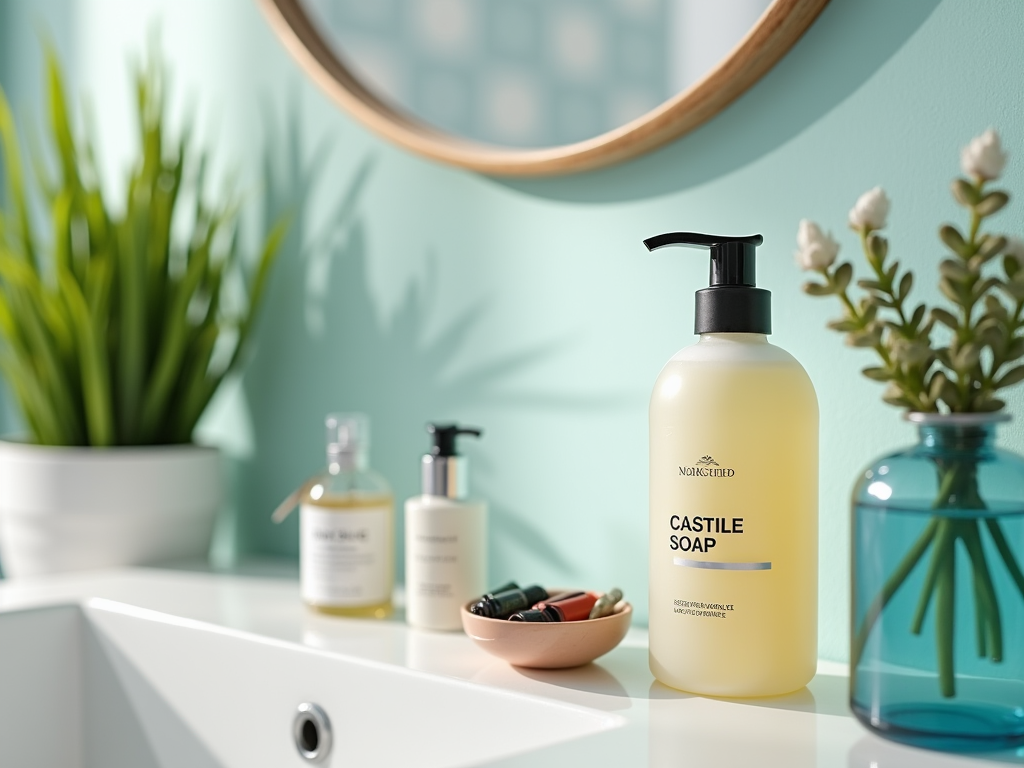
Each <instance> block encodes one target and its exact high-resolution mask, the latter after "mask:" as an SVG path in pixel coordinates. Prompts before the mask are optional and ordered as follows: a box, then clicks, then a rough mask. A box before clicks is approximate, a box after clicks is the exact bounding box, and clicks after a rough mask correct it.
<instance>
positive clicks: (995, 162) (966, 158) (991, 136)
mask: <svg viewBox="0 0 1024 768" xmlns="http://www.w3.org/2000/svg"><path fill="white" fill-rule="evenodd" d="M1005 166H1006V153H1005V152H1003V147H1002V143H1001V142H1000V141H999V134H998V133H996V132H995V131H994V130H992V129H991V128H989V129H988V130H987V131H985V132H984V133H983V134H981V136H975V137H974V138H973V139H971V143H970V144H968V145H967V146H966V147H964V148H963V149H962V150H961V151H960V168H961V170H963V172H964V173H966V174H967V175H968V176H972V177H974V178H975V179H984V180H986V181H990V180H992V179H998V178H999V176H1000V174H1002V172H1003V168H1004V167H1005Z"/></svg>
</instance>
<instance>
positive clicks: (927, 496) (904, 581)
mask: <svg viewBox="0 0 1024 768" xmlns="http://www.w3.org/2000/svg"><path fill="white" fill-rule="evenodd" d="M908 418H909V419H910V420H911V421H914V422H916V423H917V425H918V429H919V443H918V444H917V445H915V446H913V447H912V448H908V449H907V450H903V451H899V452H897V453H894V454H892V455H889V456H885V457H884V458H881V459H879V460H878V461H876V462H875V463H874V464H872V465H871V467H869V468H868V469H867V470H866V471H865V472H864V474H863V475H862V476H861V477H860V479H859V480H858V482H857V485H856V487H855V488H854V491H853V531H852V547H853V552H852V568H853V573H852V579H851V584H852V589H853V595H852V597H853V599H852V606H851V651H850V671H851V679H850V705H851V707H852V709H853V712H854V714H855V715H856V716H857V718H858V719H859V720H860V721H861V722H862V723H864V725H866V726H867V727H868V728H870V729H871V730H872V731H874V732H876V733H877V734H879V735H881V736H885V737H887V738H890V739H893V740H896V741H900V742H904V743H908V744H913V745H915V746H920V747H927V748H931V749H940V750H946V751H988V750H993V751H995V750H1004V749H1007V748H1013V747H1018V746H1021V745H1024V573H1022V568H1024V459H1022V458H1021V457H1020V456H1018V455H1016V454H1014V453H1010V452H1008V451H1004V450H1001V449H999V448H996V447H995V430H996V425H997V424H998V423H999V422H1002V421H1008V420H1009V416H1008V415H1006V414H1003V413H996V414H946V415H943V414H920V413H915V414H910V416H909V417H908Z"/></svg>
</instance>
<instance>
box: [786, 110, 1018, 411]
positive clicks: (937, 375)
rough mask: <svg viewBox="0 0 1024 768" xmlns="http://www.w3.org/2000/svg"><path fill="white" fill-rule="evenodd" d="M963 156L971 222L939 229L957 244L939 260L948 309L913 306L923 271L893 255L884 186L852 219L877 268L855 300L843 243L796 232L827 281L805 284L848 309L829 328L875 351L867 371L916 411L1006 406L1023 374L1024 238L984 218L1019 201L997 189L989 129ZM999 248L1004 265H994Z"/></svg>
mask: <svg viewBox="0 0 1024 768" xmlns="http://www.w3.org/2000/svg"><path fill="white" fill-rule="evenodd" d="M961 159H962V165H963V169H964V172H965V175H966V178H963V177H962V178H958V179H956V180H954V182H953V184H952V192H953V197H954V199H955V200H956V201H957V203H959V204H960V205H961V206H963V207H964V208H965V209H966V210H967V213H968V226H967V228H966V231H961V230H960V229H959V228H957V227H956V226H955V225H953V224H944V225H942V227H940V229H939V238H940V240H941V242H942V243H943V244H944V245H945V246H946V248H947V249H948V253H947V255H946V258H944V259H943V260H942V261H941V262H940V264H939V273H940V279H939V289H940V290H941V291H942V293H943V295H944V296H945V297H946V298H947V299H949V302H950V305H949V306H946V307H943V306H934V307H928V306H927V305H925V304H923V303H918V304H916V305H913V308H912V302H910V300H909V297H910V294H911V291H912V289H913V285H914V274H913V272H911V271H909V270H901V265H900V263H899V261H895V260H891V259H890V258H889V241H888V240H887V239H886V238H885V237H884V236H883V235H882V234H881V232H880V230H882V229H884V228H885V226H886V220H887V218H888V213H889V207H890V204H889V199H888V198H887V197H886V195H885V192H884V191H883V190H882V189H881V188H879V187H876V188H875V189H872V190H870V191H869V192H866V193H865V194H864V195H862V196H861V197H860V199H859V200H858V201H857V204H856V205H855V206H854V208H853V210H851V211H850V216H849V223H850V227H851V229H853V230H854V231H855V232H857V234H858V235H859V237H860V242H861V248H862V250H863V252H864V256H865V258H866V261H867V263H868V266H869V267H870V269H871V275H870V277H868V278H865V279H860V280H858V281H857V283H856V284H857V286H858V287H859V288H860V289H861V291H862V295H861V296H859V297H857V298H853V297H851V295H850V286H851V283H852V282H853V277H854V267H853V264H852V263H851V262H848V261H846V262H842V263H839V264H836V263H835V261H836V256H837V255H838V251H839V245H838V243H837V242H836V241H835V240H834V239H833V238H832V237H831V236H830V235H828V234H826V233H825V232H823V231H822V229H821V228H820V227H819V226H818V225H817V224H815V223H814V222H811V221H807V220H804V221H802V222H801V223H800V231H799V233H798V238H797V240H798V244H799V246H800V247H799V250H798V251H797V254H796V258H797V263H798V264H799V265H800V266H801V267H802V268H803V269H805V270H809V271H813V272H817V273H818V274H819V275H820V276H821V278H822V279H823V282H817V281H809V282H807V283H805V284H804V286H803V289H804V291H805V292H807V293H808V294H810V295H811V296H836V297H837V298H838V299H839V301H840V303H841V305H842V308H843V315H842V317H840V318H839V319H837V320H834V321H832V322H830V323H829V324H828V325H829V328H832V329H833V330H835V331H839V332H841V333H844V334H845V335H846V341H847V343H848V344H850V345H852V346H856V347H868V348H871V349H874V350H875V352H876V353H877V354H878V357H879V361H878V364H877V365H873V366H869V367H867V368H864V369H863V371H862V373H863V374H864V375H865V376H867V377H868V378H870V379H873V380H875V381H880V382H885V383H886V384H887V386H886V389H885V392H884V394H883V395H882V399H883V400H884V401H885V402H886V403H888V404H890V405H894V406H897V407H901V408H906V409H909V410H913V411H922V412H935V411H943V410H945V411H949V412H952V413H970V412H986V411H998V410H1000V409H1001V408H1002V407H1003V406H1004V405H1005V402H1004V401H1003V400H1001V399H1000V398H999V397H997V396H996V393H997V392H998V390H1000V389H1004V388H1006V387H1009V386H1012V385H1014V384H1019V383H1020V382H1022V381H1024V365H1021V364H1019V363H1017V361H1019V360H1020V359H1021V358H1022V357H1024V269H1022V267H1024V242H1022V241H1021V240H1019V239H1017V238H1013V237H1008V236H1005V235H999V234H994V233H986V232H984V231H982V226H983V224H984V222H985V219H987V218H988V217H990V216H992V215H994V214H996V213H998V212H999V211H1001V210H1002V209H1003V208H1004V207H1005V206H1006V205H1007V204H1008V203H1009V200H1010V196H1009V193H1007V192H1006V191H1005V190H1001V189H991V188H989V184H990V182H992V181H994V180H996V179H997V178H998V177H999V174H1000V173H1001V172H1002V168H1003V166H1004V165H1005V162H1006V156H1005V153H1004V152H1003V151H1002V149H1001V147H1000V145H999V137H998V135H997V134H996V133H995V132H994V131H991V130H990V131H987V132H986V133H985V134H983V135H982V136H979V137H977V138H976V139H975V140H974V141H973V142H972V143H971V144H970V145H969V146H968V147H966V148H965V149H964V153H963V155H962V158H961ZM1000 255H1001V256H1002V259H1001V260H998V267H1001V269H1000V268H995V269H993V267H994V266H995V262H996V261H997V259H998V257H999V256H1000ZM937 325H941V326H943V327H945V328H946V329H947V330H948V334H947V335H948V339H947V340H946V342H945V343H944V344H942V343H936V342H935V341H933V331H934V330H935V328H936V326H937ZM935 335H936V336H938V335H939V334H935Z"/></svg>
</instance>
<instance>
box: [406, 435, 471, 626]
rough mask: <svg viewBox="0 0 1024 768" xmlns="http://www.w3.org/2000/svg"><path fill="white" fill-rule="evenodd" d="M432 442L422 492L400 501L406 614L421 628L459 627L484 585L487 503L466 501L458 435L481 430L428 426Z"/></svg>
mask: <svg viewBox="0 0 1024 768" xmlns="http://www.w3.org/2000/svg"><path fill="white" fill-rule="evenodd" d="M427 432H429V433H430V434H431V435H432V436H433V440H434V445H433V447H432V448H431V450H430V453H427V454H425V455H424V456H423V458H422V461H421V464H420V467H421V472H422V475H421V476H422V490H423V493H422V495H420V496H414V497H412V498H411V499H409V500H408V501H406V502H405V616H406V620H407V621H408V622H409V624H411V625H412V626H414V627H420V628H421V629H438V630H456V629H461V628H462V616H461V614H460V608H461V607H462V605H464V604H465V603H467V602H469V601H470V600H471V599H473V598H475V597H479V596H480V595H482V594H483V593H484V591H485V589H486V584H485V581H486V579H487V505H486V504H485V503H484V502H482V501H474V500H471V499H468V498H467V496H468V473H467V469H468V467H467V459H466V457H465V456H460V455H459V454H458V453H457V452H456V439H457V438H458V437H459V435H468V436H472V437H480V436H481V435H482V434H483V432H482V431H481V430H479V429H476V428H472V427H469V428H467V427H460V426H458V425H457V424H445V425H440V424H428V425H427Z"/></svg>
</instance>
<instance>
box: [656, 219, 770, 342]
mask: <svg viewBox="0 0 1024 768" xmlns="http://www.w3.org/2000/svg"><path fill="white" fill-rule="evenodd" d="M762 242H764V238H763V237H761V235H748V236H746V237H724V236H720V235H704V234H701V233H699V232H669V233H667V234H664V235H658V236H657V237H651V238H648V239H647V240H644V245H646V246H647V250H649V251H653V250H656V249H657V248H664V247H665V246H667V245H686V246H694V247H697V248H710V249H711V277H710V280H709V282H710V286H709V287H707V288H704V289H703V290H700V291H697V294H696V302H695V305H694V309H695V313H694V314H695V318H694V324H693V325H694V327H693V331H694V333H698V334H699V333H765V334H768V333H771V332H772V295H771V293H770V292H769V291H766V290H764V289H763V288H757V287H756V282H755V280H754V277H755V252H756V249H757V246H759V245H760V244H761V243H762Z"/></svg>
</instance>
